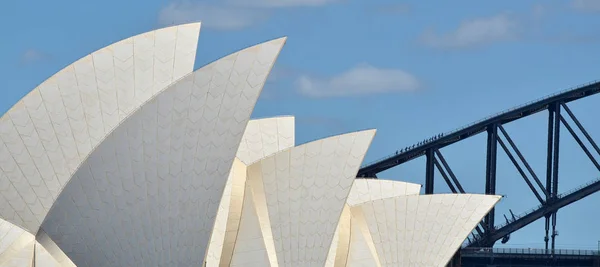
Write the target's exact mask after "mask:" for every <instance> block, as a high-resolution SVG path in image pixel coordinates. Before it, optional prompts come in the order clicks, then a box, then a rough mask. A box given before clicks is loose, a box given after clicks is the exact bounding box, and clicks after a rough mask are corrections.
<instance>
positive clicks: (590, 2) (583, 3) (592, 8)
mask: <svg viewBox="0 0 600 267" xmlns="http://www.w3.org/2000/svg"><path fill="white" fill-rule="evenodd" d="M571 6H572V7H573V8H574V9H576V10H579V11H584V12H599V11H600V0H572V1H571Z"/></svg>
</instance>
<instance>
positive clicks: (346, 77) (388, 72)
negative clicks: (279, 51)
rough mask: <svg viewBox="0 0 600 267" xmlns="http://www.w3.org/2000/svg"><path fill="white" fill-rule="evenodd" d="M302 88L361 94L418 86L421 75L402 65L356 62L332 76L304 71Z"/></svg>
mask: <svg viewBox="0 0 600 267" xmlns="http://www.w3.org/2000/svg"><path fill="white" fill-rule="evenodd" d="M296 84H297V86H298V91H299V92H300V93H301V94H304V95H306V96H309V97H315V98H319V97H336V96H358V95H367V94H378V93H390V92H402V91H414V90H417V89H418V88H419V87H420V85H419V81H418V80H417V78H415V77H414V76H413V75H412V74H409V73H407V72H405V71H403V70H400V69H383V68H376V67H373V66H370V65H359V66H356V67H354V68H352V69H350V70H348V71H346V72H344V73H342V74H340V75H337V76H334V77H331V78H329V79H319V78H314V77H310V76H307V75H302V76H300V77H299V78H298V80H297V81H296Z"/></svg>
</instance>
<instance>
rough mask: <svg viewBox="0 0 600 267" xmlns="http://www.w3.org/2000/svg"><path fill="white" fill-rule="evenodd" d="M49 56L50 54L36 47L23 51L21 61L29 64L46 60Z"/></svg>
mask: <svg viewBox="0 0 600 267" xmlns="http://www.w3.org/2000/svg"><path fill="white" fill-rule="evenodd" d="M48 58H49V57H48V55H47V54H45V53H43V52H41V51H38V50H35V49H28V50H27V51H25V53H23V55H21V63H24V64H28V63H33V62H37V61H42V60H46V59H48Z"/></svg>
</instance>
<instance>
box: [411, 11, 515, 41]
mask: <svg viewBox="0 0 600 267" xmlns="http://www.w3.org/2000/svg"><path fill="white" fill-rule="evenodd" d="M517 24H518V23H517V22H516V21H515V19H513V18H511V17H509V16H508V15H505V14H500V15H496V16H492V17H486V18H477V19H472V20H468V21H464V22H462V23H461V24H460V25H459V26H458V28H457V29H456V30H454V31H451V32H448V33H445V34H437V33H435V32H433V31H428V32H425V33H424V34H423V35H422V36H421V41H422V42H423V43H424V44H426V45H428V46H431V47H436V48H466V47H474V46H481V45H485V44H490V43H494V42H499V41H505V40H509V39H512V38H514V37H515V36H516V30H517Z"/></svg>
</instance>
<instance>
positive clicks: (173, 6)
mask: <svg viewBox="0 0 600 267" xmlns="http://www.w3.org/2000/svg"><path fill="white" fill-rule="evenodd" d="M267 16H268V13H267V11H265V10H259V9H251V8H239V7H232V6H217V5H210V4H206V3H203V2H197V1H194V2H192V1H176V2H172V3H170V4H169V5H167V6H166V7H165V8H163V9H162V10H161V11H160V13H159V15H158V21H159V23H160V24H162V25H169V24H181V23H188V22H194V21H202V22H203V26H204V27H207V28H213V29H218V30H239V29H243V28H246V27H248V26H250V25H253V24H255V23H259V22H261V21H264V20H265V19H266V17H267Z"/></svg>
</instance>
